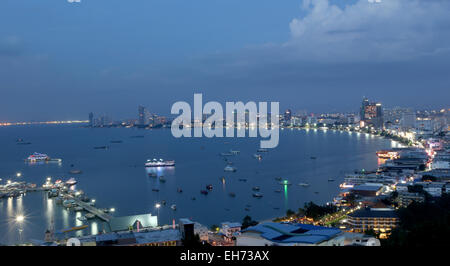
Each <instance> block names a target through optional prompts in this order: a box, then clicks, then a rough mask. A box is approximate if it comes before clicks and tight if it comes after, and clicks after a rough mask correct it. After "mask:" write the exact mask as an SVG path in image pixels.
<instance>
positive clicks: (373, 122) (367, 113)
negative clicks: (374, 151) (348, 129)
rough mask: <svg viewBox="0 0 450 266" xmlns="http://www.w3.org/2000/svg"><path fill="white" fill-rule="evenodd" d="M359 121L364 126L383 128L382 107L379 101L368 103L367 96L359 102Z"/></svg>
mask: <svg viewBox="0 0 450 266" xmlns="http://www.w3.org/2000/svg"><path fill="white" fill-rule="evenodd" d="M360 115H361V121H362V122H363V123H361V124H362V125H364V126H368V125H370V126H373V127H374V128H383V122H384V121H383V107H382V105H381V103H369V100H368V99H367V98H364V99H363V102H362V104H361V110H360Z"/></svg>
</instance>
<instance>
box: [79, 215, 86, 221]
mask: <svg viewBox="0 0 450 266" xmlns="http://www.w3.org/2000/svg"><path fill="white" fill-rule="evenodd" d="M77 220H79V221H81V222H86V221H87V218H86V217H85V216H80V217H77Z"/></svg>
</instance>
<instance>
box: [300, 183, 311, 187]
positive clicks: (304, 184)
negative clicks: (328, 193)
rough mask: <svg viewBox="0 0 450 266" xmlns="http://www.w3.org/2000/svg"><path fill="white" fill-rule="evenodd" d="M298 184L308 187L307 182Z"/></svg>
mask: <svg viewBox="0 0 450 266" xmlns="http://www.w3.org/2000/svg"><path fill="white" fill-rule="evenodd" d="M298 185H299V186H301V187H309V184H308V183H298Z"/></svg>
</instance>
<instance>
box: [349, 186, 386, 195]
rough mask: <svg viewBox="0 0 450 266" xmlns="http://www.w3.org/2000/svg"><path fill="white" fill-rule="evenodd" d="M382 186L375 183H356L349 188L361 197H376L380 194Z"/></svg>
mask: <svg viewBox="0 0 450 266" xmlns="http://www.w3.org/2000/svg"><path fill="white" fill-rule="evenodd" d="M382 188H383V185H377V184H370V185H356V186H354V187H353V188H352V189H351V192H352V193H353V194H355V195H358V196H362V197H376V196H378V195H380V194H381V190H382Z"/></svg>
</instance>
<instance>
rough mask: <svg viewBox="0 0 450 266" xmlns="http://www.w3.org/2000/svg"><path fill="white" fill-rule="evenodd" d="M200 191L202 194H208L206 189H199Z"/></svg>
mask: <svg viewBox="0 0 450 266" xmlns="http://www.w3.org/2000/svg"><path fill="white" fill-rule="evenodd" d="M200 193H202V194H203V195H208V191H206V190H200Z"/></svg>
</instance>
